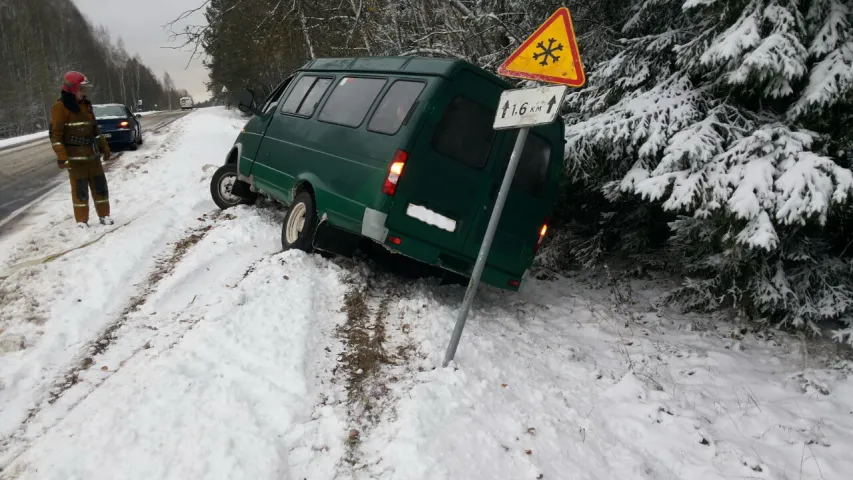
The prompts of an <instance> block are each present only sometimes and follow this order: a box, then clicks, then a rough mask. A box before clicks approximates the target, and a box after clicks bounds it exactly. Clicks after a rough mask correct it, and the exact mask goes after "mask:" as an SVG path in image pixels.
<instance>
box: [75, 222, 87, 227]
mask: <svg viewBox="0 0 853 480" xmlns="http://www.w3.org/2000/svg"><path fill="white" fill-rule="evenodd" d="M77 228H80V229H83V228H89V224H88V223H86V222H77Z"/></svg>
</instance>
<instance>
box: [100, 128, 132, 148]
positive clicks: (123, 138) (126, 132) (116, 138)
mask: <svg viewBox="0 0 853 480" xmlns="http://www.w3.org/2000/svg"><path fill="white" fill-rule="evenodd" d="M101 133H102V134H104V135H109V137H107V143H109V144H110V145H114V144H122V143H133V141H134V140H136V139H135V138H133V130H132V129H130V128H119V129H117V130H105V131H102V132H101Z"/></svg>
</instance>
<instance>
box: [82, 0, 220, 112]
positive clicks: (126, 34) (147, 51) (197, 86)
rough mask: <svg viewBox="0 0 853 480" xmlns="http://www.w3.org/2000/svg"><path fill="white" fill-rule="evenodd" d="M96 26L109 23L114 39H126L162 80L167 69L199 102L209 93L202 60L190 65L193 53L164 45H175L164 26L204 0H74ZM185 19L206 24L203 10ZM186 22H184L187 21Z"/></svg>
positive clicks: (130, 50)
mask: <svg viewBox="0 0 853 480" xmlns="http://www.w3.org/2000/svg"><path fill="white" fill-rule="evenodd" d="M72 1H73V2H74V3H75V4H76V5H77V8H79V9H80V11H81V12H83V15H85V16H86V17H87V18H88V19H89V21H90V22H92V24H94V25H96V26H97V25H106V27H107V28H108V29H109V31H110V34H111V35H112V38H113V40H114V41H115V39H117V38H118V37H119V36H120V37H121V38H122V39H124V44H125V48H126V49H127V51H128V53H130V54H131V55H133V54H134V53H138V54H139V56H140V57H141V58H142V62H143V63H145V64H146V65H148V66H149V67H150V68H151V69H152V70H153V71H154V73H156V74H157V77H158V78H160V79H161V80H162V78H163V72H164V71H168V72H169V74H170V75H171V76H172V79H173V80H174V81H175V86H176V87H177V88H179V89H180V88H185V89H187V90H188V91H189V92H190V95H192V96H193V98H194V99H195V100H196V101H197V102H198V101H202V100H205V99H207V97H208V96H209V95H208V93H207V90H206V89H205V87H204V82H205V81H206V80H207V79H208V78H207V70H205V68H204V67H203V66H202V65H201V60H200V59H197V60H193V62H192V63H191V64H190V66H189V67H187V68H185V67H186V66H187V61H188V60H189V58H190V53H189V52H185V51H179V50H173V49H169V48H162V47H168V46H174V44H172V43H169V32H168V30H165V29H164V28H163V25H165V24H166V23H167V22H169V21H171V20H174V19H175V18H176V17H178V15H180V14H181V13H183V12H184V11H186V10H190V9H193V8H197V7H199V6H201V5H202V4H203V3H204V0H144V1H141V2H140V1H125V0H72ZM186 22H189V23H190V24H196V25H198V24H202V23H204V15H203V14H202V12H196V13H195V14H194V15H193V16H192V17H190V18H189V19H188V20H187V21H186ZM186 22H185V23H186Z"/></svg>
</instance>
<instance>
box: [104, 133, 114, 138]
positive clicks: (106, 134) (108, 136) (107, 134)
mask: <svg viewBox="0 0 853 480" xmlns="http://www.w3.org/2000/svg"><path fill="white" fill-rule="evenodd" d="M112 136H113V134H112V133H105V134H104V138H111V137H112Z"/></svg>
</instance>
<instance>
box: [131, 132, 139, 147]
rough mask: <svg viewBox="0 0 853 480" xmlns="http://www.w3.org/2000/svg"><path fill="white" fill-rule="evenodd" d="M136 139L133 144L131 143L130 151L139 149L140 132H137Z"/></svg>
mask: <svg viewBox="0 0 853 480" xmlns="http://www.w3.org/2000/svg"><path fill="white" fill-rule="evenodd" d="M135 137H136V138H134V139H133V141H132V142H130V149H131V150H136V149H137V148H139V130H137V131H136V132H135Z"/></svg>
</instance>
